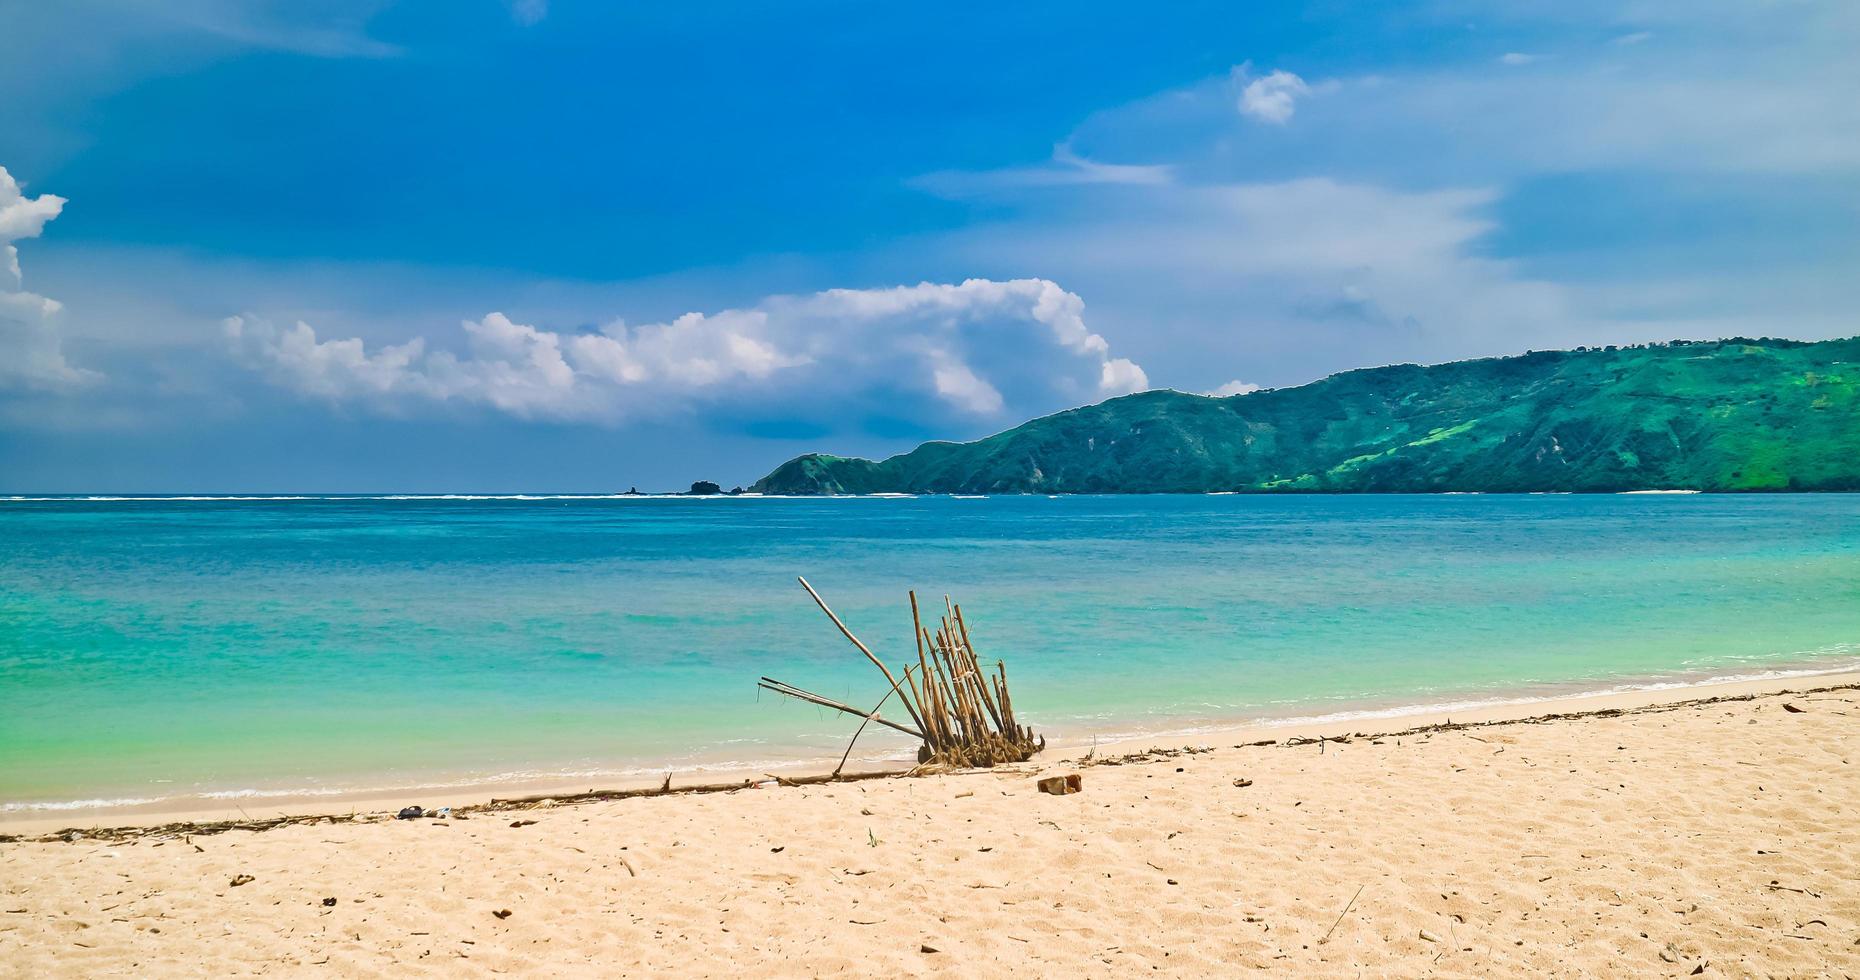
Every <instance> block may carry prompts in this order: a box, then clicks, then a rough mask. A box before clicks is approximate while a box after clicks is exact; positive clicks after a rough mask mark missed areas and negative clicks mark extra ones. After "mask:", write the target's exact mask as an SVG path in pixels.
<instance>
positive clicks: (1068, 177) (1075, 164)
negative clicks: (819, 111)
mask: <svg viewBox="0 0 1860 980" xmlns="http://www.w3.org/2000/svg"><path fill="white" fill-rule="evenodd" d="M1174 182H1175V168H1174V167H1171V166H1168V165H1166V164H1148V163H1101V162H1099V161H1097V160H1089V159H1086V158H1085V157H1082V156H1080V155H1079V154H1078V153H1077V152H1075V151H1074V150H1073V149H1072V145H1071V144H1070V143H1060V144H1058V145H1056V146H1054V147H1053V156H1052V159H1051V160H1050V161H1049V162H1047V163H1044V164H1038V165H1035V166H1029V167H1007V168H1003V169H1000V170H983V171H964V170H944V171H939V172H937V173H932V174H925V175H923V176H921V177H918V178H915V179H914V180H912V181H911V183H912V185H913V186H916V187H918V188H920V189H922V190H926V191H929V192H930V193H932V194H938V195H942V196H945V197H970V196H985V195H989V194H995V193H999V192H1003V191H1019V190H1024V189H1027V188H1040V187H1057V188H1063V187H1078V186H1084V185H1093V184H1110V185H1125V186H1135V187H1155V186H1160V185H1163V184H1170V183H1174Z"/></svg>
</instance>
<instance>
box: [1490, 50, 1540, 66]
mask: <svg viewBox="0 0 1860 980" xmlns="http://www.w3.org/2000/svg"><path fill="white" fill-rule="evenodd" d="M1536 60H1537V56H1536V55H1534V54H1525V53H1524V52H1522V51H1507V52H1505V53H1504V54H1501V55H1499V56H1498V63H1499V64H1501V65H1514V66H1515V65H1528V64H1530V63H1531V62H1533V61H1536Z"/></svg>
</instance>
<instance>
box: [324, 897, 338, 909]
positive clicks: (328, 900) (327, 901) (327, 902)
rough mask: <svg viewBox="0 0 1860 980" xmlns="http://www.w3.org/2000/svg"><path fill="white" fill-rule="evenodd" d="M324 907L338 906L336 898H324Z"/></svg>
mask: <svg viewBox="0 0 1860 980" xmlns="http://www.w3.org/2000/svg"><path fill="white" fill-rule="evenodd" d="M323 907H324V908H326V909H330V908H335V907H336V900H335V899H334V898H326V899H324V900H323Z"/></svg>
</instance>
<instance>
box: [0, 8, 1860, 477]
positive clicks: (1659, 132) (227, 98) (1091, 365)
mask: <svg viewBox="0 0 1860 980" xmlns="http://www.w3.org/2000/svg"><path fill="white" fill-rule="evenodd" d="M1857 48H1860V4H1854V3H1852V2H1850V0H1627V2H1610V3H1603V2H1590V0H1561V2H1551V0H1509V2H1491V3H1481V2H1471V0H1413V2H1405V3H1404V2H1390V3H1380V4H1345V3H1341V2H1328V0H1327V2H1311V3H1305V4H1296V3H1285V4H1264V3H1259V4H1239V3H1231V2H1220V3H1215V2H1206V3H1203V2H1194V0H1188V2H1181V3H1174V4H1141V5H1139V4H1111V3H1094V2H1067V3H1036V2H1029V3H1020V4H980V3H961V2H944V3H937V4H902V3H900V4H872V3H855V2H844V3H824V2H790V3H781V4H770V3H766V2H744V3H712V2H691V3H684V4H614V3H605V2H592V0H588V2H576V0H457V2H449V0H448V2H440V0H433V2H386V0H361V2H349V0H331V2H327V3H318V4H299V3H289V2H275V3H273V2H263V0H168V2H165V3H162V4H147V3H140V2H133V0H67V2H62V3H58V4H41V3H30V2H26V0H0V168H4V176H0V492H7V493H40V492H98V493H113V492H150V493H193V492H216V493H233V492H276V491H299V492H397V491H407V492H521V491H594V492H600V491H612V490H623V489H626V488H628V487H632V486H638V487H640V488H642V489H673V488H681V487H683V486H686V485H688V484H689V483H690V482H692V481H693V480H697V479H709V480H715V481H717V482H719V483H722V484H723V485H724V486H726V487H728V486H731V485H733V484H747V483H749V482H751V481H753V480H754V479H756V478H757V477H759V476H760V475H762V474H763V473H766V472H767V471H768V470H769V469H771V468H773V467H774V466H775V465H776V464H778V463H780V462H781V461H783V460H785V459H787V458H790V457H792V456H794V455H797V454H799V453H802V452H809V451H826V452H834V453H840V454H848V455H866V456H882V455H886V454H889V453H893V452H899V451H903V450H905V449H908V448H910V447H911V446H914V445H916V444H917V443H918V442H921V441H923V440H926V439H970V438H976V437H979V436H982V435H986V434H989V433H992V432H996V431H1000V430H1001V429H1004V428H1008V427H1011V426H1012V425H1014V424H1016V423H1018V422H1020V421H1024V420H1025V419H1027V418H1030V417H1033V416H1037V415H1042V414H1046V413H1050V412H1053V411H1058V410H1061V409H1064V408H1068V407H1072V406H1076V405H1080V404H1086V403H1090V402H1095V401H1098V400H1101V399H1103V398H1107V397H1112V396H1116V395H1121V394H1126V393H1129V392H1133V391H1139V390H1144V389H1148V388H1174V389H1178V390H1182V391H1190V392H1202V393H1218V394H1221V395H1244V394H1245V393H1247V392H1251V391H1254V390H1256V389H1258V388H1260V387H1267V388H1270V387H1283V386H1289V385H1296V384H1302V383H1305V382H1308V381H1312V380H1316V379H1318V378H1320V377H1323V376H1325V375H1327V374H1330V373H1333V372H1336V371H1341V370H1348V369H1351V368H1357V367H1365V366H1371V365H1377V364H1386V363H1395V362H1406V361H1416V362H1437V361H1444V360H1452V359H1458V358H1465V357H1479V356H1490V355H1497V354H1510V353H1522V352H1523V351H1525V350H1530V349H1544V348H1559V347H1571V346H1576V345H1583V344H1609V343H1633V342H1641V341H1650V340H1666V339H1672V338H1680V337H1684V338H1713V337H1724V336H1786V337H1795V338H1802V339H1823V338H1829V337H1840V336H1851V335H1854V334H1856V333H1860V316H1857V315H1856V310H1860V275H1857V274H1856V273H1855V270H1856V269H1860V98H1856V97H1855V93H1860V58H1855V57H1853V56H1852V52H1853V51H1854V50H1856V49H1857Z"/></svg>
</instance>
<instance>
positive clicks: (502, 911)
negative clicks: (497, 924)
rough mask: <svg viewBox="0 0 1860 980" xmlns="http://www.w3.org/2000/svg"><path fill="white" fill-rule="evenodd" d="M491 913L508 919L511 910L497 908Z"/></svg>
mask: <svg viewBox="0 0 1860 980" xmlns="http://www.w3.org/2000/svg"><path fill="white" fill-rule="evenodd" d="M491 914H492V915H495V916H497V917H498V918H500V919H508V918H510V910H509V909H497V910H495V911H493V912H492V913H491Z"/></svg>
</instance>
